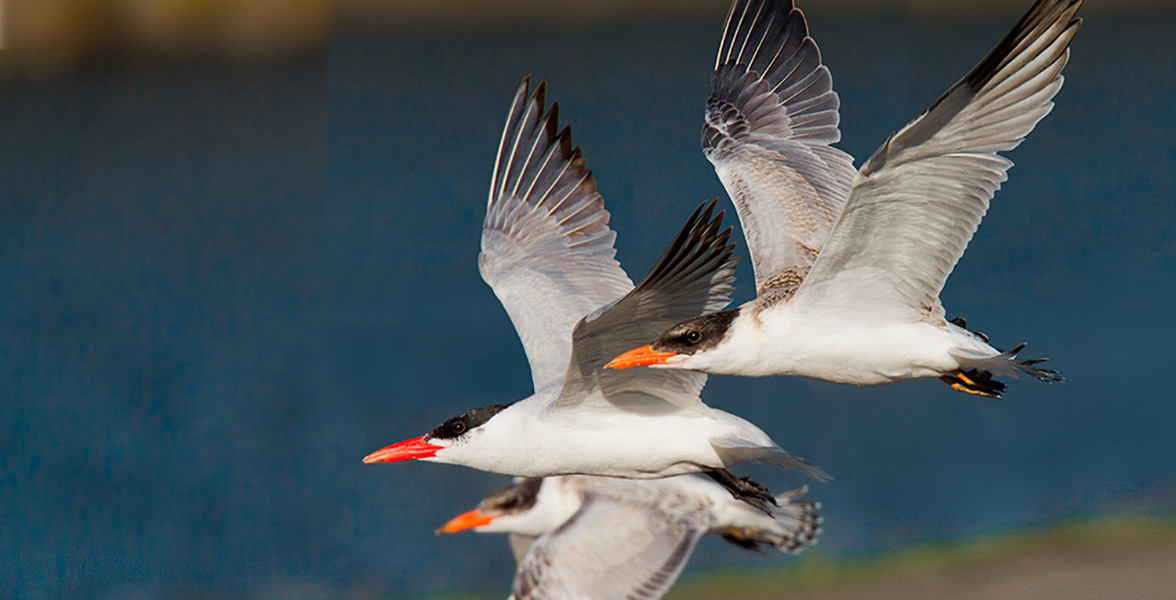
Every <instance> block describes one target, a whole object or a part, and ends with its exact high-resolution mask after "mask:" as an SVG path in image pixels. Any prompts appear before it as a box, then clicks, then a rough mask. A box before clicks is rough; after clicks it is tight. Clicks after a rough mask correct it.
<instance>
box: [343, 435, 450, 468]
mask: <svg viewBox="0 0 1176 600" xmlns="http://www.w3.org/2000/svg"><path fill="white" fill-rule="evenodd" d="M444 449H445V446H434V445H433V444H430V443H428V442H426V441H425V438H424V436H421V437H419V438H412V439H411V440H404V441H403V442H400V443H399V444H392V445H391V446H388V447H387V448H382V449H380V450H376V451H375V452H372V453H371V454H369V455H367V456H365V457H363V462H364V463H378V462H386V463H391V462H400V461H402V460H416V459H418V458H429V457H430V456H433V455H434V454H436V453H437V452H438V451H439V450H444Z"/></svg>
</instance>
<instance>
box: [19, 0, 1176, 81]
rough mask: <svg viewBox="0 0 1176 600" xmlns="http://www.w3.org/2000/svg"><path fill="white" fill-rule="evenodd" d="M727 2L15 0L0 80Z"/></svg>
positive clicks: (1006, 11) (972, 0)
mask: <svg viewBox="0 0 1176 600" xmlns="http://www.w3.org/2000/svg"><path fill="white" fill-rule="evenodd" d="M1029 4H1030V2H1029V0H986V1H978V0H820V1H804V0H801V1H799V2H797V5H798V6H800V7H801V8H803V9H804V10H805V11H806V12H808V13H809V15H810V16H811V17H812V18H814V19H818V20H830V19H849V20H856V19H868V18H872V17H876V16H880V15H884V16H899V17H901V18H905V19H909V20H913V21H918V20H937V19H962V18H978V19H993V20H996V19H1007V18H1009V17H1014V16H1016V15H1018V14H1020V13H1021V12H1023V11H1024V10H1025V8H1026V7H1027V6H1028V5H1029ZM727 6H728V3H727V2H725V1H724V0H644V1H642V2H632V1H630V0H601V1H598V2H581V3H567V2H559V1H557V0H501V1H496V2H484V1H481V0H430V1H428V2H422V1H420V0H235V1H233V2H226V1H224V0H117V1H116V0H104V1H95V0H9V1H7V2H5V3H3V6H2V8H0V11H2V14H0V28H2V36H0V40H2V41H0V74H3V73H12V72H20V71H31V72H40V73H54V72H60V71H65V70H70V69H74V68H78V67H81V66H85V65H87V64H91V63H93V62H95V61H94V59H95V58H109V57H112V56H115V57H118V56H143V55H145V54H146V55H160V56H165V57H175V56H206V55H212V56H221V57H229V58H237V59H246V60H266V59H270V58H274V57H279V56H283V55H288V54H290V53H295V52H305V51H307V50H319V51H321V50H323V49H325V48H326V47H327V45H329V44H330V41H331V36H332V34H333V32H338V31H346V30H348V29H350V28H354V27H360V28H365V29H378V30H386V31H390V32H421V31H440V32H443V31H446V30H457V31H471V30H474V31H480V32H493V31H497V30H507V31H509V30H513V29H517V28H519V27H535V26H541V27H542V28H544V29H553V30H557V31H559V30H566V31H575V30H583V29H586V28H593V27H613V26H621V25H626V24H643V25H648V26H651V27H656V26H659V25H665V24H669V23H707V24H713V23H716V22H719V21H720V20H721V19H722V17H723V15H724V14H725V13H726V10H727ZM1174 9H1176V5H1174V4H1173V3H1172V2H1170V1H1169V0H1119V1H1117V2H1114V3H1098V2H1090V3H1089V6H1086V7H1084V8H1083V15H1085V16H1087V17H1097V16H1099V15H1138V14H1153V13H1154V14H1160V13H1163V14H1166V15H1172V14H1174V13H1176V10H1174Z"/></svg>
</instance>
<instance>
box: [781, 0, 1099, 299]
mask: <svg viewBox="0 0 1176 600" xmlns="http://www.w3.org/2000/svg"><path fill="white" fill-rule="evenodd" d="M1081 4H1082V0H1039V1H1038V2H1037V3H1036V4H1034V5H1033V7H1032V8H1030V9H1029V12H1028V13H1026V14H1025V16H1024V17H1022V18H1021V20H1020V22H1019V23H1017V25H1016V26H1015V27H1014V28H1013V30H1012V31H1010V32H1009V34H1008V35H1007V36H1005V38H1004V39H1003V40H1001V42H1000V43H999V44H997V46H996V48H994V49H993V50H992V52H990V53H989V54H988V56H987V57H985V58H984V60H983V61H981V62H980V64H979V65H977V66H976V67H975V68H974V69H972V71H971V72H970V73H968V75H967V76H966V77H964V79H963V80H961V81H960V82H959V83H957V84H955V85H954V86H952V88H951V89H949V90H948V91H947V93H945V94H944V95H943V96H942V97H941V98H939V100H938V101H936V102H935V104H934V105H932V106H931V108H930V109H928V110H927V111H926V112H925V113H923V114H922V115H921V116H920V117H919V118H917V119H915V120H914V121H912V122H911V123H910V124H909V125H907V126H906V127H904V128H902V129H901V130H899V131H898V132H897V133H894V134H892V135H891V136H890V139H888V140H886V143H885V144H883V145H882V147H881V148H879V149H878V151H877V152H875V153H874V155H873V156H872V157H870V160H869V161H867V162H866V164H865V165H864V166H863V167H862V170H861V172H860V173H859V174H858V176H857V179H856V181H855V183H854V187H853V191H852V192H851V194H850V197H849V201H848V203H847V204H846V206H845V210H844V211H843V212H842V214H841V217H840V219H839V220H838V221H837V225H836V226H835V228H834V229H833V233H832V234H831V235H830V237H829V240H828V241H827V242H826V243H825V247H824V249H823V250H822V251H821V255H820V257H819V258H818V259H817V262H816V264H815V265H813V268H812V271H810V273H809V275H808V278H807V279H806V280H805V282H804V283H803V284H802V285H801V287H800V290H799V291H797V293H796V297H795V298H794V302H796V303H802V302H808V303H811V304H813V305H818V304H819V305H821V306H822V309H823V310H827V311H836V310H847V312H848V311H852V312H856V313H860V312H861V310H862V308H863V307H866V306H868V307H870V310H871V311H873V312H874V313H876V312H877V311H879V310H886V311H888V312H890V314H892V315H894V316H896V317H899V318H910V319H928V320H931V321H942V319H943V308H942V307H941V306H940V304H939V292H940V291H941V290H942V289H943V284H944V282H946V281H947V276H948V274H949V273H951V270H952V269H953V268H954V267H955V264H956V262H957V261H959V259H960V256H961V255H962V254H963V253H964V248H966V247H967V245H968V242H969V241H970V240H971V239H972V234H973V233H974V232H975V231H976V228H977V227H978V226H979V224H980V219H982V218H983V217H984V213H985V212H987V211H988V204H989V201H990V200H991V199H992V196H993V194H994V193H995V192H996V190H997V189H999V188H1000V184H1001V182H1003V181H1004V180H1005V179H1007V175H1006V172H1007V171H1008V170H1009V168H1010V167H1011V166H1012V165H1013V163H1012V162H1011V161H1010V160H1008V159H1007V158H1005V157H1003V156H1001V155H1000V154H999V153H1000V152H1004V151H1008V150H1012V149H1013V148H1016V147H1017V146H1018V145H1019V144H1020V143H1021V141H1022V140H1023V139H1025V136H1026V135H1028V134H1029V132H1030V131H1032V130H1033V127H1034V126H1035V125H1036V124H1037V122H1038V121H1040V120H1041V119H1042V118H1044V117H1045V115H1046V114H1048V113H1049V111H1050V109H1052V108H1053V102H1052V101H1051V100H1052V98H1053V97H1054V95H1055V94H1057V92H1058V90H1059V89H1061V87H1062V75H1061V73H1062V68H1063V67H1064V66H1065V65H1066V59H1067V58H1068V56H1069V49H1068V46H1069V44H1070V40H1071V39H1073V37H1074V35H1075V34H1076V33H1077V32H1078V28H1079V26H1080V24H1081V19H1077V18H1075V17H1074V14H1075V12H1077V10H1078V7H1079V6H1080V5H1081Z"/></svg>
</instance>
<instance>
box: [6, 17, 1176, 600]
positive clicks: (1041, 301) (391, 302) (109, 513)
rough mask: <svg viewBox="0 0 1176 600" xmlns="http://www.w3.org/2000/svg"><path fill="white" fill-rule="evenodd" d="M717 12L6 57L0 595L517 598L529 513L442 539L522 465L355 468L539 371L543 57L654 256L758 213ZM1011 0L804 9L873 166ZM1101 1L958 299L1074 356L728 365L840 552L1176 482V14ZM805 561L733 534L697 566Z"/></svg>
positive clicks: (726, 386)
mask: <svg viewBox="0 0 1176 600" xmlns="http://www.w3.org/2000/svg"><path fill="white" fill-rule="evenodd" d="M721 4H722V3H716V4H715V6H713V7H711V9H708V10H709V12H707V11H702V13H701V14H694V13H690V15H688V18H687V17H682V18H669V19H658V18H655V17H646V18H644V19H643V20H638V22H635V23H631V24H627V25H618V24H617V23H615V22H610V23H606V24H597V25H591V24H590V25H587V26H583V27H578V28H574V27H567V26H547V25H545V24H542V23H540V22H537V21H526V22H522V23H519V24H515V25H513V26H497V27H494V28H486V29H478V28H470V27H469V26H453V27H408V26H404V25H402V26H399V27H392V28H390V29H389V28H377V27H358V26H348V27H345V28H343V29H341V30H340V31H337V32H336V33H335V36H334V38H333V40H332V41H331V43H330V44H329V46H327V47H326V49H325V50H323V51H321V52H319V51H308V52H296V53H293V54H289V55H284V56H283V57H280V58H276V59H273V60H265V61H259V60H250V61H243V62H242V61H235V60H226V59H222V58H213V57H197V58H184V59H175V60H166V61H165V60H158V59H151V60H122V59H119V60H107V61H102V62H100V63H98V64H95V65H90V66H88V67H86V68H76V69H71V70H68V71H65V72H63V73H58V74H54V75H49V76H46V75H20V74H18V75H14V76H10V77H7V78H6V79H4V80H3V81H0V181H2V182H3V188H2V189H3V192H2V194H3V200H2V203H0V206H2V209H0V298H2V299H3V304H2V305H3V306H4V310H3V311H0V332H2V337H0V340H2V341H0V397H2V398H3V402H0V436H2V439H3V440H4V442H3V446H0V457H2V458H0V460H2V461H3V464H4V468H3V471H2V472H0V596H2V597H5V598H67V597H87V598H152V597H165V596H166V597H181V598H184V597H186V598H204V597H218V598H221V597H273V598H287V597H289V598H313V597H357V598H361V597H388V596H392V597H400V596H406V595H407V596H413V595H426V594H437V593H447V592H457V591H463V590H489V591H491V592H492V593H495V594H498V593H501V595H503V596H505V595H506V589H507V585H508V582H509V581H510V576H511V559H510V557H509V554H508V552H507V551H506V545H505V540H504V539H502V538H500V537H497V536H476V535H464V536H447V537H437V536H435V535H434V534H433V530H434V529H435V528H436V527H438V526H440V525H441V524H443V523H444V522H445V521H446V520H447V519H448V518H449V517H451V516H453V515H455V514H456V513H458V512H460V511H464V510H468V509H469V508H471V507H472V506H473V505H474V504H476V503H477V501H478V500H479V499H481V497H482V496H484V495H485V494H486V493H487V492H489V491H490V490H492V489H493V488H495V487H497V486H498V485H500V484H501V483H503V482H504V481H505V479H506V478H504V477H500V476H494V475H488V474H484V473H478V472H474V471H470V470H467V469H462V468H457V467H450V466H439V465H430V464H399V465H362V464H360V459H361V458H362V457H363V456H364V455H365V454H367V453H368V452H371V451H373V450H375V449H378V448H380V447H382V446H383V445H386V444H388V443H392V442H396V441H400V440H402V439H405V438H409V437H415V436H417V435H420V434H421V433H423V432H425V431H427V430H428V429H430V428H432V427H433V426H435V425H437V424H438V423H440V422H441V421H443V420H444V419H446V418H448V417H450V416H453V415H455V414H457V413H460V412H462V411H464V410H466V409H468V408H471V407H474V406H479V405H484V404H491V403H499V402H506V401H512V400H516V399H521V398H523V397H525V396H527V395H528V394H529V393H530V389H529V386H530V376H529V369H528V368H527V364H526V359H525V357H524V355H523V352H522V347H521V345H520V343H519V342H518V339H517V337H516V336H515V334H514V330H513V328H512V327H511V324H510V321H509V319H508V318H507V316H506V314H505V312H504V311H503V310H502V309H501V307H500V306H499V305H498V303H497V301H496V299H495V298H494V296H493V294H492V292H491V291H490V289H489V288H488V287H486V286H485V285H484V284H483V283H482V282H481V280H480V278H479V276H478V273H477V268H476V258H475V257H476V253H477V251H478V241H479V234H480V228H481V219H482V216H483V211H484V207H485V198H486V189H487V187H488V181H489V170H490V168H491V166H492V164H493V159H494V156H493V155H494V151H495V149H496V147H497V141H498V139H497V138H498V135H499V132H500V130H501V126H502V119H503V118H504V113H505V110H506V108H507V106H508V104H509V102H510V100H511V98H512V96H513V93H514V91H515V89H516V86H517V85H518V82H519V80H520V79H521V77H522V76H524V75H527V74H532V75H533V76H534V77H535V79H536V80H539V79H546V80H548V83H549V86H550V87H549V95H548V97H549V99H551V100H556V101H558V102H559V103H560V107H561V115H562V117H563V121H564V122H565V123H568V124H571V125H572V129H573V134H574V135H573V140H574V142H575V143H577V144H579V145H581V146H582V147H583V148H584V151H585V156H586V157H587V159H588V165H589V166H590V167H592V168H593V170H594V171H595V173H596V175H597V179H598V181H599V185H600V191H601V193H602V194H603V196H604V198H605V203H606V206H607V207H608V208H609V210H610V211H611V212H612V215H613V220H612V226H613V228H614V229H615V230H616V231H617V233H618V238H617V248H618V258H619V259H620V260H621V262H622V264H623V265H625V266H626V267H627V268H628V270H629V272H630V275H631V276H633V278H634V279H638V278H640V277H641V276H642V275H643V274H644V272H645V269H647V268H648V267H649V266H651V265H652V263H653V261H654V260H655V259H656V257H657V256H658V254H660V252H661V250H663V249H664V246H665V245H666V244H667V243H668V241H669V240H670V239H671V238H672V236H673V234H674V233H675V232H676V231H677V229H678V227H679V226H680V225H681V223H682V222H683V221H684V219H685V218H686V216H687V215H688V214H689V212H690V211H691V210H692V209H693V208H694V207H695V206H696V205H697V204H698V203H699V202H700V201H702V200H705V199H708V198H715V197H719V198H723V199H724V200H723V203H724V204H725V205H726V206H729V204H727V201H726V200H725V194H724V192H723V190H722V187H721V186H720V184H719V182H718V180H717V179H716V178H715V176H714V174H713V171H712V169H711V168H710V165H709V163H707V162H706V160H705V159H704V158H703V156H702V153H701V152H700V149H699V131H700V121H701V114H702V106H703V102H704V101H705V98H706V93H707V90H708V81H709V76H710V67H711V65H712V64H713V53H714V49H715V47H716V45H717V40H718V35H719V32H720V30H721V21H722V17H723V14H724V12H725V10H726V7H725V6H723V5H721ZM802 6H803V5H802ZM1017 8H1020V7H1017ZM1017 8H1014V9H1013V12H1012V13H1008V14H1004V15H998V16H992V17H991V18H984V19H979V20H961V19H956V20H947V21H935V20H928V19H912V18H908V17H907V16H905V15H904V14H903V13H901V12H895V13H883V14H881V15H877V14H875V15H871V16H869V17H868V18H864V17H863V18H853V17H846V16H843V15H836V14H831V13H830V12H818V13H816V14H810V27H811V29H812V31H813V35H814V36H815V37H816V39H817V41H818V43H819V45H820V47H821V49H822V52H823V56H824V59H825V63H826V64H827V65H829V67H830V69H831V70H832V72H833V76H834V83H835V87H836V89H837V90H838V91H839V92H840V94H841V98H842V132H843V138H844V142H843V143H842V144H841V147H842V148H843V149H845V150H846V151H848V152H850V153H851V154H852V155H853V156H855V157H856V158H857V162H858V163H859V164H860V162H861V161H862V160H863V159H864V158H866V157H867V156H868V155H869V154H870V153H872V152H873V150H874V149H875V148H876V147H877V146H878V145H879V144H880V143H881V142H882V141H883V140H885V138H886V135H887V134H889V132H890V131H892V130H893V129H895V128H897V127H900V126H901V125H902V124H904V123H906V122H907V121H909V120H910V119H911V118H913V117H914V116H916V115H917V114H918V113H919V112H920V111H921V110H923V109H924V108H925V107H926V106H928V105H929V104H930V103H931V102H932V101H934V99H935V98H936V97H938V95H939V94H940V93H942V91H943V90H945V89H946V88H947V87H948V86H949V85H950V84H951V83H952V82H953V81H955V80H956V79H957V78H959V77H960V76H962V75H963V74H964V73H965V72H966V71H967V70H968V69H969V68H970V67H971V66H972V65H973V64H974V63H975V62H977V61H978V60H979V59H980V58H981V57H982V56H983V55H984V53H986V52H987V51H988V49H989V48H990V47H991V46H992V45H993V44H994V43H995V42H996V41H997V40H999V39H1000V37H1001V36H1002V35H1003V34H1004V33H1005V31H1006V30H1007V29H1008V27H1009V26H1011V24H1012V23H1013V22H1014V21H1015V19H1016V14H1017V13H1016V10H1017ZM1096 14H1097V18H1088V19H1087V22H1086V24H1085V26H1084V27H1083V30H1082V32H1081V33H1080V35H1079V36H1078V38H1077V40H1076V42H1075V43H1074V49H1073V52H1072V55H1071V62H1070V65H1069V67H1067V69H1066V72H1065V73H1066V77H1067V81H1066V85H1065V87H1064V88H1063V90H1062V92H1061V93H1060V94H1059V96H1058V98H1057V107H1056V108H1055V109H1054V111H1053V113H1052V114H1051V115H1050V116H1049V117H1048V118H1047V119H1046V120H1045V121H1044V122H1043V123H1041V124H1040V125H1039V126H1038V128H1037V130H1036V131H1034V133H1033V134H1032V135H1031V136H1030V137H1029V139H1028V140H1027V142H1026V143H1025V144H1023V145H1022V147H1021V148H1019V149H1018V150H1016V151H1015V152H1013V153H1012V154H1011V158H1012V159H1013V160H1014V161H1015V162H1016V165H1017V166H1016V167H1015V168H1014V169H1013V171H1012V172H1011V179H1010V181H1009V182H1008V183H1007V184H1005V186H1004V189H1003V190H1002V191H1001V192H1000V193H998V195H997V197H996V198H995V200H994V201H993V206H992V210H991V211H990V214H989V215H988V217H987V218H986V219H985V221H984V223H983V225H982V226H981V228H980V230H979V232H978V233H977V235H976V238H975V239H974V241H973V242H972V244H971V246H970V247H969V249H968V252H967V254H965V256H964V258H963V260H962V261H961V263H960V264H959V266H958V267H957V268H956V270H955V272H954V274H953V275H952V278H951V279H950V280H949V282H948V285H947V288H946V289H945V291H944V294H943V300H944V305H945V307H946V308H947V311H948V313H949V315H950V316H955V315H963V316H965V317H967V319H968V322H969V325H970V326H971V327H972V328H973V329H978V330H980V331H984V332H986V333H988V334H989V335H990V336H991V338H992V341H993V343H994V344H995V345H996V346H998V347H1009V346H1012V345H1014V344H1016V343H1018V342H1020V341H1023V340H1027V341H1029V342H1030V345H1029V347H1028V349H1027V351H1026V355H1027V356H1048V357H1050V358H1051V360H1052V366H1054V367H1056V368H1059V369H1061V370H1062V371H1063V372H1064V373H1065V374H1066V376H1067V377H1068V378H1069V382H1068V383H1066V384H1064V385H1059V386H1048V385H1044V384H1041V383H1038V382H1035V381H1027V380H1021V381H1017V382H1013V383H1012V384H1011V386H1010V390H1009V392H1008V393H1007V395H1006V397H1007V399H1006V400H1005V401H987V400H978V399H976V398H973V397H969V396H964V395H961V394H957V393H955V392H953V391H951V390H950V389H949V388H948V387H947V386H945V385H943V384H942V383H940V382H938V381H924V382H914V383H906V384H902V385H896V386H890V387H884V388H873V389H857V388H850V387H842V386H835V385H831V384H823V383H810V382H806V381H801V380H795V379H786V378H773V379H764V380H750V379H738V378H728V377H716V378H712V379H711V383H710V385H708V387H707V389H706V391H705V392H704V396H703V397H704V399H705V400H706V401H707V402H708V403H710V404H712V405H715V406H718V407H721V408H723V409H725V410H728V411H730V412H733V413H736V414H738V415H741V416H743V417H745V418H748V419H749V420H751V421H753V422H755V423H756V424H758V425H759V426H760V427H761V428H763V429H764V430H765V431H767V432H769V433H770V434H771V435H772V436H773V437H774V438H775V439H776V440H777V441H779V442H780V443H781V444H782V445H783V446H784V447H785V448H787V449H788V450H789V451H791V452H794V453H796V454H799V455H801V456H804V457H805V458H808V459H809V460H811V461H813V462H815V463H816V464H819V465H821V466H823V467H824V468H825V469H826V470H828V471H829V472H831V473H832V474H833V475H834V476H835V477H836V478H837V479H836V480H835V481H834V482H832V483H830V484H828V485H819V484H818V485H813V486H812V491H811V492H810V497H812V498H813V499H817V500H820V501H822V502H823V503H824V505H825V515H826V528H825V535H824V537H823V539H822V542H821V546H820V549H821V551H822V552H825V553H828V554H831V555H834V556H856V555H861V554H863V553H870V552H877V551H884V550H886V549H890V548H895V547H899V546H901V545H902V544H903V543H905V542H910V541H915V540H925V539H954V538H961V537H965V536H970V535H973V534H979V533H993V532H1003V531H1014V530H1019V529H1022V528H1026V527H1030V528H1031V527H1036V526H1042V525H1048V524H1051V523H1055V522H1058V521H1060V520H1063V519H1069V518H1073V517H1083V516H1092V515H1131V514H1171V513H1172V512H1173V511H1174V509H1176V402H1174V400H1176V398H1174V394H1173V392H1172V388H1171V384H1170V383H1169V381H1168V377H1169V376H1170V375H1171V373H1172V372H1173V368H1174V367H1176V361H1174V360H1173V356H1174V355H1176V353H1173V351H1172V349H1171V347H1170V344H1171V342H1170V339H1171V337H1172V334H1173V332H1176V316H1174V311H1173V310H1172V302H1171V300H1170V298H1171V297H1172V296H1173V294H1176V242H1174V241H1173V240H1174V238H1176V236H1174V233H1176V232H1174V231H1173V230H1174V228H1176V225H1174V223H1176V209H1174V207H1173V202H1172V193H1173V190H1176V137H1174V136H1173V135H1172V125H1173V123H1176V108H1173V106H1174V105H1173V103H1172V101H1171V98H1172V97H1173V96H1174V95H1176V52H1174V50H1176V42H1174V38H1172V36H1171V33H1170V32H1171V26H1172V25H1173V20H1172V19H1171V18H1170V14H1168V13H1160V15H1161V16H1160V17H1158V18H1157V17H1156V16H1154V15H1148V14H1136V15H1135V16H1116V15H1113V14H1108V13H1107V12H1097V13H1096ZM728 214H729V216H730V218H731V219H732V222H734V215H733V211H728ZM739 243H740V248H739V252H740V255H741V256H743V257H744V261H743V262H742V264H741V265H740V270H739V277H740V282H741V288H740V290H739V292H738V296H737V301H740V302H741V301H744V300H746V299H749V298H750V297H751V296H752V295H753V293H754V292H753V290H752V289H751V288H752V286H751V283H750V282H751V281H752V280H753V278H752V274H751V269H750V263H749V261H747V260H746V250H745V248H743V247H742V239H740V240H739ZM740 473H741V474H753V475H755V476H756V477H757V478H759V479H760V480H762V481H764V482H765V483H767V484H769V485H771V486H772V487H773V488H783V487H791V486H795V485H799V484H801V483H804V482H803V481H802V480H801V479H800V478H799V476H798V475H796V474H794V473H787V472H782V471H775V470H770V469H762V468H747V469H742V470H740ZM789 563H790V559H789V558H787V557H781V556H775V555H771V556H767V557H762V556H757V555H753V554H749V553H745V552H741V551H739V550H738V549H734V548H728V547H726V546H725V545H723V544H721V543H719V542H716V541H708V542H706V543H704V545H703V546H702V547H701V549H700V550H699V552H697V553H696V555H695V558H694V560H693V561H692V563H691V565H690V567H689V569H690V570H691V571H692V572H699V571H701V570H706V569H716V568H721V567H724V566H730V565H756V566H760V567H763V566H768V567H773V565H778V567H787V566H788V565H789ZM773 568H777V567H773Z"/></svg>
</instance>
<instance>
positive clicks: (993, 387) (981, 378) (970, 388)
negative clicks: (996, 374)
mask: <svg viewBox="0 0 1176 600" xmlns="http://www.w3.org/2000/svg"><path fill="white" fill-rule="evenodd" d="M939 380H940V381H942V382H944V383H946V384H947V385H950V386H951V387H952V389H954V390H955V391H957V392H964V393H965V394H976V395H977V396H987V397H989V398H1000V397H1001V396H1000V394H1001V392H1003V391H1005V384H1003V383H1001V382H999V381H997V380H995V379H993V378H992V373H989V372H988V371H980V370H978V369H968V370H967V371H964V370H962V369H961V370H959V371H952V372H951V373H948V374H947V375H944V376H942V377H940V378H939Z"/></svg>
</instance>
